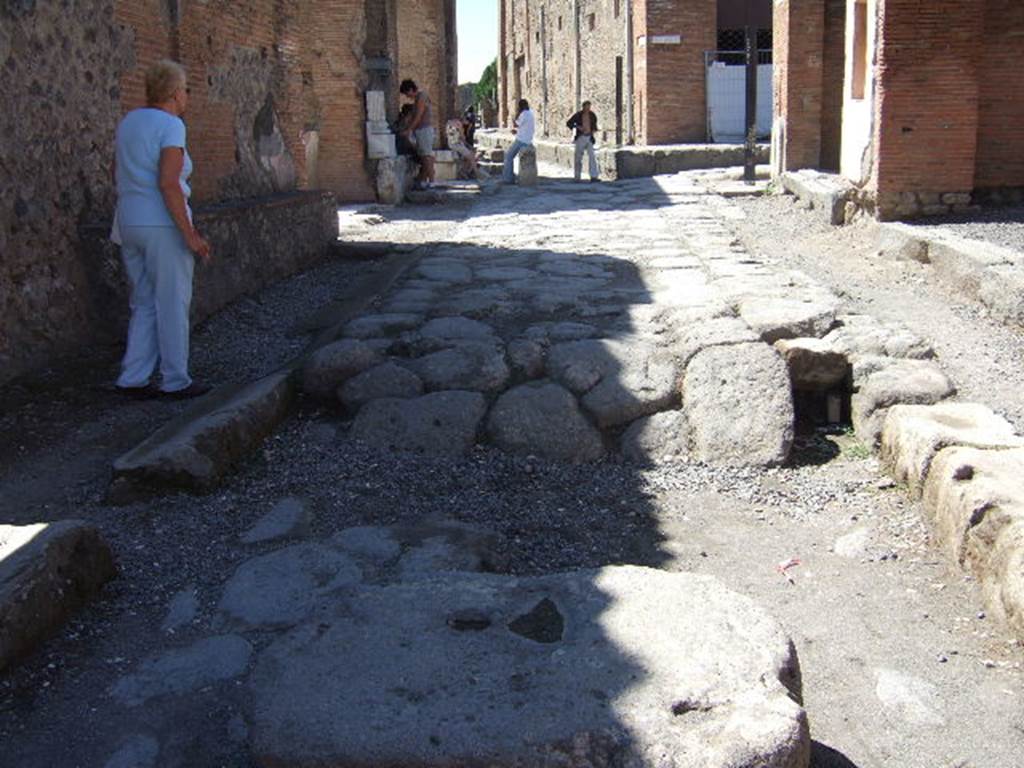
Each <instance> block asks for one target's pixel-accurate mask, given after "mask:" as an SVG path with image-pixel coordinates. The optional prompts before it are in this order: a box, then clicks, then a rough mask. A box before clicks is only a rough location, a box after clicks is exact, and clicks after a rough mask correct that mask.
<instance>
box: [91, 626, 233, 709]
mask: <svg viewBox="0 0 1024 768" xmlns="http://www.w3.org/2000/svg"><path fill="white" fill-rule="evenodd" d="M251 655H252V645H251V644H250V643H249V641H248V640H246V639H245V638H242V637H239V636H238V635H218V636H216V637H207V638H204V639H202V640H199V641H198V642H196V643H194V644H192V645H190V646H188V647H186V648H175V649H173V650H170V651H167V652H166V653H164V654H163V655H160V656H154V657H152V658H149V659H147V660H146V661H144V662H142V663H141V664H140V665H139V667H138V669H137V670H136V671H135V672H134V673H132V674H130V675H126V676H125V677H122V678H121V679H120V680H118V681H117V683H115V684H114V686H113V687H112V688H111V691H110V692H111V694H113V696H114V698H115V699H116V700H117V701H118V702H119V703H121V704H124V705H125V706H128V707H136V706H139V705H140V704H145V703H146V702H147V701H149V700H150V699H154V698H156V697H158V696H181V695H184V694H188V693H192V692H193V691H196V690H198V689H200V688H204V687H205V686H208V685H212V684H214V683H217V682H221V681H223V680H230V679H231V678H234V677H238V676H239V675H241V674H242V673H243V672H245V670H246V668H247V667H248V665H249V657H250V656H251Z"/></svg>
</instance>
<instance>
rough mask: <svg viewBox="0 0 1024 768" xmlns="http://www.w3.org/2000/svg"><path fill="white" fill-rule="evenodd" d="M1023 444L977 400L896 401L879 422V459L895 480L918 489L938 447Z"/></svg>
mask: <svg viewBox="0 0 1024 768" xmlns="http://www.w3.org/2000/svg"><path fill="white" fill-rule="evenodd" d="M950 446H963V447H969V448H993V449H999V448H1024V438H1021V437H1018V436H1017V435H1016V434H1015V433H1014V429H1013V426H1012V425H1011V424H1010V423H1009V422H1008V421H1007V420H1006V419H1004V418H1003V417H1002V416H998V415H996V414H995V413H993V412H992V410H991V409H990V408H989V407H988V406H985V405H981V404H980V403H937V404H935V405H896V406H893V407H892V408H890V409H889V412H888V414H887V415H886V417H885V422H884V424H883V427H882V437H881V458H882V460H883V461H884V462H885V463H886V464H887V465H888V467H889V471H890V473H891V474H892V476H893V477H894V478H895V479H896V481H897V482H900V483H906V484H907V486H908V488H910V490H911V492H912V493H915V494H918V495H919V494H920V493H921V492H922V490H923V488H924V482H925V479H926V478H927V476H928V470H929V468H930V467H931V463H932V460H933V459H934V458H935V455H936V454H937V453H938V452H939V451H941V450H942V449H943V448H948V447H950Z"/></svg>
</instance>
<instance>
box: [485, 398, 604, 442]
mask: <svg viewBox="0 0 1024 768" xmlns="http://www.w3.org/2000/svg"><path fill="white" fill-rule="evenodd" d="M487 435H488V437H489V438H490V440H491V441H492V442H493V443H494V444H495V445H497V446H498V447H500V448H502V449H503V450H506V451H510V452H512V453H521V454H533V455H536V456H543V457H544V458H547V459H556V460H561V461H591V460H594V459H597V458H600V457H601V456H602V455H603V454H604V446H603V444H602V441H601V434H600V432H598V431H597V429H596V428H595V427H594V426H593V424H591V423H590V422H589V421H588V420H587V418H586V416H584V415H583V413H581V412H580V408H579V404H578V403H577V402H576V398H574V397H573V396H572V393H570V392H569V391H567V390H566V389H564V388H563V387H561V386H559V385H558V384H555V383H554V382H551V381H542V382H536V383H529V384H523V385H521V386H518V387H515V388H513V389H510V390H509V391H508V392H506V393H505V394H503V395H502V396H501V397H499V398H498V400H497V402H496V403H495V404H494V407H493V408H492V409H491V413H490V416H489V417H488V419H487Z"/></svg>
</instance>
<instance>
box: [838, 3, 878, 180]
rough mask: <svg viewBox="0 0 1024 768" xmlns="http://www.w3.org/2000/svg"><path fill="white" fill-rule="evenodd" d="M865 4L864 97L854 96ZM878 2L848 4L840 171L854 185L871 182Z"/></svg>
mask: <svg viewBox="0 0 1024 768" xmlns="http://www.w3.org/2000/svg"><path fill="white" fill-rule="evenodd" d="M858 5H863V6H864V12H865V15H866V29H865V30H864V31H865V35H866V40H865V45H866V50H867V55H866V61H865V65H866V70H867V71H866V73H865V83H864V92H863V98H854V92H853V90H854V89H853V85H854V59H855V56H854V52H855V48H856V45H857V44H858V41H857V40H856V39H855V37H856V35H857V30H856V26H857V19H856V16H857V6H858ZM877 16H878V1H877V0H847V3H846V65H845V66H846V74H845V76H844V79H843V137H842V157H841V159H840V171H841V173H842V175H843V176H845V177H846V178H848V179H849V180H850V181H852V182H853V183H854V184H862V183H863V182H865V181H867V180H868V179H867V173H866V168H868V167H869V165H868V164H866V163H865V162H864V153H865V152H867V151H869V148H870V146H871V138H872V135H873V133H874V116H875V92H876V80H875V77H876V70H875V61H876V55H877V54H876V41H877V30H878V23H877Z"/></svg>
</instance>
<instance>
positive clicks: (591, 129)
mask: <svg viewBox="0 0 1024 768" xmlns="http://www.w3.org/2000/svg"><path fill="white" fill-rule="evenodd" d="M565 125H566V127H567V128H571V129H572V130H574V131H576V135H575V136H574V138H573V142H574V143H575V144H576V153H575V155H574V157H573V164H572V170H573V176H574V177H575V179H576V181H579V180H580V175H581V174H582V172H583V153H584V152H586V153H587V158H588V160H589V165H590V168H589V170H590V180H591V181H597V180H598V176H599V175H600V171H598V168H597V155H596V153H595V152H594V136H595V135H596V134H597V115H596V114H594V112H593V111H592V110H591V109H590V102H589V101H584V102H583V107H582V108H581V109H580V111H579V112H577V113H576V114H575V115H573V116H572V117H570V118H569V120H568V122H566V124H565Z"/></svg>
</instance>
